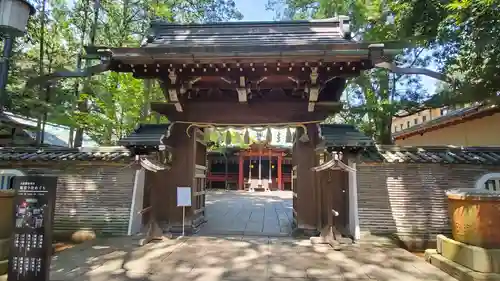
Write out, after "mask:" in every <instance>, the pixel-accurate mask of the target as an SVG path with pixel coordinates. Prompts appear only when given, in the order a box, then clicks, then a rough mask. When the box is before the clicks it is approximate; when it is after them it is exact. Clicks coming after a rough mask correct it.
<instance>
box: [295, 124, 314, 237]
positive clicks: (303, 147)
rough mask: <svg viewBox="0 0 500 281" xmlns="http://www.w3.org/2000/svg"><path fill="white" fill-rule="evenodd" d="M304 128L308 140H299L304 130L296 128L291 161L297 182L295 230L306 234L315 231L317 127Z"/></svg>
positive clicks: (308, 126)
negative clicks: (314, 169)
mask: <svg viewBox="0 0 500 281" xmlns="http://www.w3.org/2000/svg"><path fill="white" fill-rule="evenodd" d="M306 129H307V135H308V138H309V140H308V141H302V140H300V138H301V137H302V136H303V135H304V133H305V132H304V130H303V128H297V133H296V134H297V136H296V140H295V143H294V150H293V160H294V161H293V162H294V165H296V166H297V180H296V182H297V184H296V186H295V187H294V189H295V191H294V192H295V193H296V196H297V200H296V206H293V208H294V210H295V212H296V216H295V220H296V224H297V225H296V227H297V230H299V231H300V232H302V233H304V234H306V235H314V234H316V233H317V225H316V224H317V210H316V208H317V204H316V203H317V202H316V201H317V197H316V186H315V175H314V171H312V168H313V167H315V166H316V165H317V161H316V152H315V148H316V144H317V141H318V129H317V126H316V124H308V125H306Z"/></svg>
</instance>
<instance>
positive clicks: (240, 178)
mask: <svg viewBox="0 0 500 281" xmlns="http://www.w3.org/2000/svg"><path fill="white" fill-rule="evenodd" d="M243 179H244V177H243V154H242V153H240V155H239V161H238V190H243V189H244V188H243V187H244V184H243Z"/></svg>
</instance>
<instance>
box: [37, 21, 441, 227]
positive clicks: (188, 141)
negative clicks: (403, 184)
mask: <svg viewBox="0 0 500 281" xmlns="http://www.w3.org/2000/svg"><path fill="white" fill-rule="evenodd" d="M404 47H406V46H402V45H401V44H397V43H377V44H374V43H364V42H357V41H355V40H353V39H352V35H351V33H350V19H349V17H346V16H338V17H335V18H332V19H328V20H319V21H286V22H228V23H210V24H189V25H182V24H172V23H169V22H161V21H154V22H153V23H152V24H151V34H150V35H149V36H148V37H147V42H146V44H144V45H143V46H142V47H140V48H112V47H88V48H86V51H87V54H88V55H89V57H92V58H100V63H99V64H97V65H95V66H92V67H89V68H86V69H84V70H82V71H75V72H70V71H59V72H55V73H51V74H48V75H45V76H41V77H38V78H35V79H33V80H31V81H30V82H29V83H28V86H33V85H35V84H37V83H45V82H47V80H54V79H57V78H61V77H83V76H90V75H95V74H97V73H100V72H104V71H114V72H125V73H133V76H134V77H135V78H138V79H148V80H149V79H156V80H158V81H159V82H160V83H159V85H160V87H161V88H162V90H163V93H164V96H165V100H164V101H163V102H153V103H151V109H152V110H153V111H155V112H157V113H159V114H161V115H164V116H166V117H167V118H168V120H170V122H171V123H170V125H167V127H168V130H166V132H164V136H162V137H161V138H160V137H159V136H157V135H152V136H148V137H143V138H142V139H141V138H139V139H138V140H133V139H132V140H131V142H130V143H131V145H129V147H133V152H134V153H135V154H137V155H139V156H141V157H142V156H143V155H147V154H149V153H155V152H156V151H158V150H159V149H160V147H161V146H162V145H167V146H169V147H171V153H172V157H171V159H169V161H170V166H171V168H170V170H168V171H163V172H161V179H163V180H161V179H160V180H157V182H156V186H155V188H153V189H152V190H151V192H150V193H151V200H150V201H151V202H150V203H151V208H152V209H153V210H154V212H153V217H154V218H155V219H156V220H157V221H159V222H160V223H159V224H161V225H164V227H163V228H164V229H167V230H168V231H171V232H174V233H175V232H177V233H178V232H180V227H181V225H182V215H181V212H182V210H181V208H178V207H177V206H176V188H177V187H192V188H193V193H192V194H193V198H192V199H193V206H192V207H190V208H188V210H187V212H188V213H187V214H186V215H187V216H186V220H185V222H186V224H187V225H188V229H187V232H188V233H192V232H195V231H196V229H197V228H198V227H199V226H200V224H202V223H203V221H204V220H205V211H204V208H205V205H204V201H205V190H204V187H205V184H204V183H205V177H206V150H207V143H206V142H205V141H204V139H203V134H204V130H205V129H206V128H209V127H214V126H215V127H227V128H234V127H239V128H248V127H256V126H263V127H283V126H288V127H294V128H296V133H295V137H294V139H295V140H294V144H293V149H292V155H293V159H292V162H293V165H294V166H295V171H294V178H293V192H294V194H295V197H294V206H293V208H294V213H295V217H294V219H295V222H296V227H297V228H298V229H301V230H304V231H305V232H308V233H315V232H317V230H319V229H320V228H321V225H323V224H324V220H323V219H318V216H319V217H321V214H323V213H321V212H318V211H317V209H316V208H315V207H314V206H321V204H319V203H320V201H319V199H318V198H319V197H318V196H320V194H321V193H320V192H321V191H320V190H319V189H318V188H316V178H317V177H316V174H315V173H316V172H314V171H313V168H314V167H316V166H317V165H318V162H319V161H318V158H317V149H318V145H319V144H320V143H321V142H322V133H321V130H320V126H319V123H320V122H322V121H324V120H325V119H326V118H327V117H329V116H331V115H332V114H334V113H335V112H337V111H339V110H340V109H341V105H340V102H339V101H340V97H341V95H342V92H343V90H344V88H345V85H346V81H347V79H348V78H349V77H355V76H358V75H360V73H361V72H362V71H365V70H369V69H372V68H384V69H388V70H390V71H394V72H398V73H403V74H426V75H429V76H432V77H434V78H437V79H442V80H446V77H443V75H440V74H437V73H435V72H432V71H429V70H420V69H415V68H410V69H402V68H399V67H397V66H396V65H394V64H393V63H391V60H392V58H393V57H394V56H395V55H397V54H399V53H401V52H402V49H403V48H404ZM159 142H161V143H162V144H161V145H159V144H158V143H159ZM351 174H352V173H350V175H349V177H350V180H349V183H350V184H352V182H355V179H353V178H352V175H351ZM156 177H157V178H158V175H156ZM353 196H355V195H354V194H351V196H350V197H349V200H350V203H353V202H355V201H352V200H354V199H353V198H355V197H353ZM350 205H352V204H350ZM311 206H313V207H311ZM317 208H319V207H317ZM349 216H350V218H351V216H352V215H351V214H349ZM349 221H353V220H352V219H350V220H349ZM353 227H354V226H353V225H352V223H351V224H350V225H349V228H350V229H351V233H353V230H352V228H353Z"/></svg>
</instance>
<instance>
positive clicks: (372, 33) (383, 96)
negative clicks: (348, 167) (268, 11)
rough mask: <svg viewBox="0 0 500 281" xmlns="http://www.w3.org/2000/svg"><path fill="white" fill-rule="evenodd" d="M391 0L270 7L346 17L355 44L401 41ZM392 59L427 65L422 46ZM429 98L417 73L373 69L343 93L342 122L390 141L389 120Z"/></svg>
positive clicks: (300, 0)
mask: <svg viewBox="0 0 500 281" xmlns="http://www.w3.org/2000/svg"><path fill="white" fill-rule="evenodd" d="M390 4H391V2H390V1H382V0H378V1H362V0H352V1H335V0H319V1H313V0H283V1H280V2H270V3H269V6H270V7H271V8H272V7H276V6H279V7H282V10H281V14H282V15H283V16H284V17H286V18H292V19H300V18H306V19H307V18H313V19H322V18H330V17H334V16H336V15H342V14H343V15H347V14H349V15H350V16H351V19H352V26H351V30H352V32H353V34H354V37H355V39H356V40H360V41H368V42H381V41H394V40H399V37H398V36H399V34H398V33H397V31H398V27H397V26H396V24H394V23H393V22H392V16H391V14H390V13H388V11H389V9H390ZM395 61H396V62H397V64H398V65H402V66H426V65H427V64H428V63H429V58H428V56H427V55H425V52H424V49H423V48H416V49H411V50H405V51H404V52H403V53H402V54H400V55H398V56H396V58H395ZM427 96H428V94H427V93H426V91H425V90H424V89H423V88H422V85H421V81H420V77H418V76H416V75H411V76H409V75H396V74H393V73H389V72H387V71H385V70H379V69H374V70H370V71H366V72H364V73H362V74H361V75H360V76H359V77H356V78H354V79H351V80H350V81H349V84H348V86H347V90H346V91H345V99H346V101H347V103H346V104H345V108H344V110H345V113H344V114H342V115H341V116H343V119H344V120H345V121H348V122H349V121H350V122H359V123H358V124H357V125H358V126H359V127H360V128H361V129H362V130H363V131H364V132H365V133H366V134H369V135H371V136H373V137H374V139H375V140H376V141H377V142H379V143H381V144H390V143H392V137H391V127H392V117H393V116H394V115H395V114H396V113H398V112H400V111H401V110H403V109H405V108H408V107H410V106H415V105H417V104H419V103H421V102H422V101H423V100H424V99H425V98H426V97H427Z"/></svg>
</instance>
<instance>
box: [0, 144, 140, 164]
mask: <svg viewBox="0 0 500 281" xmlns="http://www.w3.org/2000/svg"><path fill="white" fill-rule="evenodd" d="M130 156H131V155H130V152H129V150H128V149H125V148H123V147H96V148H32V147H2V148H0V161H2V162H3V161H5V162H11V161H31V162H36V161H37V162H49V161H105V162H128V161H130V160H131V157H130Z"/></svg>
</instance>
